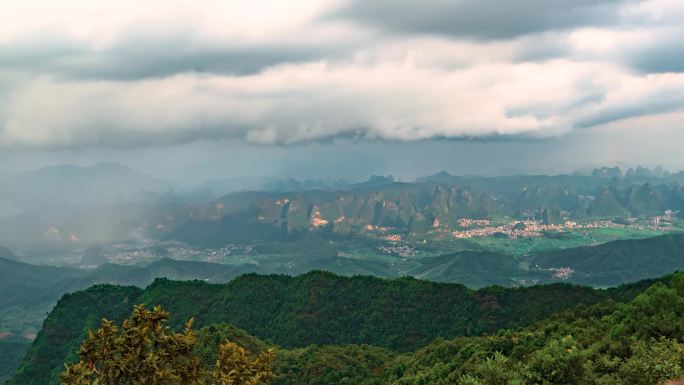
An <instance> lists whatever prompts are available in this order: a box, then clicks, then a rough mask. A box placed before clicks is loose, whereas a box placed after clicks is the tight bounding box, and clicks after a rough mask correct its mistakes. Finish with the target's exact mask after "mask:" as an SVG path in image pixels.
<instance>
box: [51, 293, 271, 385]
mask: <svg viewBox="0 0 684 385" xmlns="http://www.w3.org/2000/svg"><path fill="white" fill-rule="evenodd" d="M169 317H170V314H169V313H168V312H166V311H164V310H162V309H161V307H155V308H154V310H152V311H150V310H147V309H145V307H144V306H143V305H138V306H135V308H134V310H133V313H132V314H131V316H130V318H129V319H126V320H124V321H123V323H122V324H121V328H119V327H117V326H116V325H115V323H114V322H112V321H109V320H106V319H103V320H102V325H101V327H100V328H99V329H97V330H95V331H93V330H90V331H89V332H88V337H87V338H86V340H85V341H84V342H83V344H82V345H81V348H80V350H79V357H80V360H79V362H77V363H75V364H72V365H65V370H64V372H63V373H62V376H61V383H62V385H265V384H269V383H270V382H271V380H272V379H273V374H272V372H271V364H272V362H273V359H274V352H273V350H267V351H265V352H263V353H261V354H259V355H258V356H256V357H254V358H252V356H251V355H250V354H248V353H247V352H246V351H245V350H244V349H243V348H241V347H239V346H238V345H236V344H234V343H231V342H228V341H226V342H224V343H222V344H221V345H220V346H219V347H218V353H217V357H216V364H215V365H214V367H213V368H211V370H208V369H207V368H204V367H202V364H201V361H200V359H199V358H198V357H197V355H196V353H195V347H196V342H197V338H196V336H195V333H194V332H193V330H192V321H193V320H192V319H191V320H189V321H188V322H187V323H186V325H185V329H184V330H183V332H182V333H176V332H173V331H172V330H171V329H170V328H169V326H168V325H167V322H168V319H169Z"/></svg>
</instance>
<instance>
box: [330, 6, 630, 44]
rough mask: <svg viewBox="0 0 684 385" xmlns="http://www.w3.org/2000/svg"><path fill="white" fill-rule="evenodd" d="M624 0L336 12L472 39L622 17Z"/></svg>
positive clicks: (398, 27) (401, 27) (377, 23)
mask: <svg viewBox="0 0 684 385" xmlns="http://www.w3.org/2000/svg"><path fill="white" fill-rule="evenodd" d="M621 3H623V2H622V1H618V0H425V1H416V0H410V1H396V0H377V1H365V0H354V1H353V2H351V3H350V5H349V6H347V7H346V8H344V9H342V10H340V11H339V12H338V13H337V14H336V15H335V16H336V17H342V18H347V19H351V20H356V21H358V22H361V23H364V24H366V25H368V26H370V27H372V28H375V27H381V28H384V29H387V30H390V31H394V32H401V33H409V34H410V33H428V34H441V35H449V36H454V37H458V38H470V39H510V38H514V37H517V36H521V35H526V34H531V33H536V32H544V31H552V30H563V29H569V28H573V27H580V26H589V25H607V24H611V23H615V22H616V21H617V20H618V14H617V11H618V9H619V6H620V5H621Z"/></svg>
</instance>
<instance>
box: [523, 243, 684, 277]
mask: <svg viewBox="0 0 684 385" xmlns="http://www.w3.org/2000/svg"><path fill="white" fill-rule="evenodd" d="M531 264H533V265H538V266H539V267H541V268H544V269H548V268H559V267H569V268H571V269H573V270H575V273H574V275H573V276H572V277H571V279H572V281H573V282H576V283H580V284H588V285H593V286H610V285H616V284H621V283H625V282H634V281H638V280H640V279H645V278H653V277H657V276H660V275H663V274H669V273H672V272H674V271H681V270H684V235H682V234H672V235H663V236H659V237H653V238H646V239H629V240H619V241H613V242H609V243H605V244H602V245H598V246H591V247H580V248H572V249H564V250H556V251H551V252H547V253H541V254H539V255H536V256H535V257H534V258H533V259H532V261H531Z"/></svg>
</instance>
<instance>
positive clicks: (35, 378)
mask: <svg viewBox="0 0 684 385" xmlns="http://www.w3.org/2000/svg"><path fill="white" fill-rule="evenodd" d="M668 279H669V278H667V277H666V278H662V279H661V280H660V281H663V280H665V281H666V280H668ZM653 282H654V281H643V282H640V283H637V284H632V285H625V286H621V287H618V288H613V289H608V290H597V289H591V288H586V287H580V286H573V285H567V284H554V285H546V286H534V287H527V288H514V289H509V288H501V287H489V288H485V289H481V290H477V291H475V290H471V289H467V288H466V287H465V286H462V285H458V284H444V283H434V282H428V281H421V280H417V279H413V278H401V279H394V280H384V279H379V278H373V277H362V276H358V277H339V276H336V275H333V274H330V273H324V272H312V273H309V274H305V275H302V276H298V277H289V276H283V275H268V276H260V275H256V274H249V275H245V276H241V277H239V278H237V279H235V280H233V281H231V282H230V283H228V284H223V285H218V284H208V283H205V282H201V281H185V282H177V281H170V280H167V279H158V280H156V281H155V282H154V283H153V284H151V285H150V286H148V287H147V288H146V289H139V288H136V287H121V286H113V285H97V286H94V287H91V288H89V289H87V290H84V291H80V292H77V293H74V294H68V295H65V296H64V297H63V298H62V299H61V300H60V301H59V303H58V304H57V306H56V307H55V309H54V310H53V311H52V312H51V314H50V315H49V316H48V317H47V319H46V320H45V323H44V326H43V329H42V330H41V332H40V333H39V335H38V337H37V338H36V340H35V341H34V343H33V345H32V346H31V348H30V350H29V352H28V354H27V356H26V358H25V359H24V361H23V363H22V364H21V366H20V368H19V370H18V372H17V374H16V376H15V377H14V378H13V380H12V381H11V382H10V384H22V385H24V384H26V385H30V384H47V383H56V381H57V380H58V377H59V373H60V371H61V369H62V367H63V363H64V362H65V361H66V362H70V361H73V360H74V359H75V351H76V350H77V347H78V345H79V344H80V341H81V340H82V339H83V337H84V335H85V332H86V330H87V329H88V328H93V327H95V326H97V325H98V323H99V321H100V319H101V318H103V317H105V318H108V319H112V320H121V319H123V318H124V317H125V316H127V315H128V314H129V313H130V310H131V308H132V306H133V305H134V304H138V303H146V304H154V305H157V304H160V305H162V306H163V307H164V308H165V309H168V310H169V311H170V312H171V313H172V314H173V317H172V318H171V325H172V326H173V327H176V328H178V327H181V326H182V325H183V323H184V322H185V321H186V320H187V319H189V318H192V317H194V318H195V319H196V325H197V326H198V327H209V328H211V325H220V324H232V325H234V326H235V327H237V328H241V329H244V330H245V331H246V332H247V333H249V334H252V335H254V336H255V337H256V338H259V339H260V340H264V341H267V343H269V344H274V345H277V346H281V347H283V348H286V349H289V350H287V353H284V354H281V359H285V358H287V359H289V360H295V361H297V360H305V361H307V362H309V361H314V362H317V358H316V357H317V356H318V355H324V356H326V355H329V356H331V357H336V358H335V359H333V361H334V360H337V359H340V357H345V356H348V357H355V358H353V359H354V360H358V354H357V353H358V352H359V351H360V350H359V349H361V350H362V351H364V352H367V355H368V359H369V360H370V361H372V362H375V364H374V365H373V367H374V369H373V370H372V371H371V372H373V373H378V372H379V371H380V369H381V368H382V367H384V366H385V365H387V363H388V362H390V361H388V360H389V357H394V356H396V355H397V354H399V355H401V354H402V352H409V351H413V350H416V349H420V348H422V347H424V346H427V345H429V344H430V343H432V342H433V341H434V340H435V339H436V338H438V337H441V338H446V339H450V338H455V337H460V336H479V335H486V334H492V333H496V332H497V331H498V330H501V329H511V328H517V327H523V326H526V325H529V324H530V323H533V322H535V321H538V320H542V319H545V318H547V317H549V316H551V315H553V314H555V313H558V312H562V311H566V310H569V309H573V308H575V307H576V306H577V305H583V306H591V305H595V304H598V303H603V302H606V301H608V302H609V303H614V302H621V301H629V300H631V299H632V298H634V297H635V296H636V295H637V294H639V293H640V292H642V291H643V290H644V289H646V288H647V287H648V286H650V285H651V284H653ZM321 345H340V346H334V347H333V346H327V347H326V346H321ZM360 345H368V346H373V347H372V348H371V347H368V348H361V347H359V346H360ZM349 349H356V351H357V353H354V354H352V353H349ZM340 354H341V356H340ZM378 355H379V356H382V357H385V358H382V357H379V358H378V357H377V356H378ZM350 359H351V358H350ZM278 362H281V361H278ZM297 362H298V361H297ZM345 362H348V360H345ZM297 365H299V364H297ZM342 366H344V365H342ZM353 366H358V365H356V364H355V365H353ZM288 370H289V369H288ZM350 370H351V369H350ZM353 371H355V369H354V370H353ZM293 373H297V371H296V370H295V371H294V372H293ZM300 374H302V373H300ZM293 375H294V374H293ZM302 375H304V374H302Z"/></svg>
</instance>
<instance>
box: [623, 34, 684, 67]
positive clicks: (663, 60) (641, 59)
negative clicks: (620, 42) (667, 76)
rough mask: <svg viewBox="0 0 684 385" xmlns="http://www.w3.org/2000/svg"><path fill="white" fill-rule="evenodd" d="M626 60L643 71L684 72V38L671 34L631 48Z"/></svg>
mask: <svg viewBox="0 0 684 385" xmlns="http://www.w3.org/2000/svg"><path fill="white" fill-rule="evenodd" d="M626 61H627V63H628V64H629V65H631V66H632V67H633V68H635V69H636V70H638V71H640V72H643V73H663V72H684V40H682V39H681V37H679V36H671V37H669V38H667V39H665V40H659V41H653V42H651V44H648V45H646V46H643V47H640V48H638V49H632V50H630V52H629V55H628V57H627V59H626Z"/></svg>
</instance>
